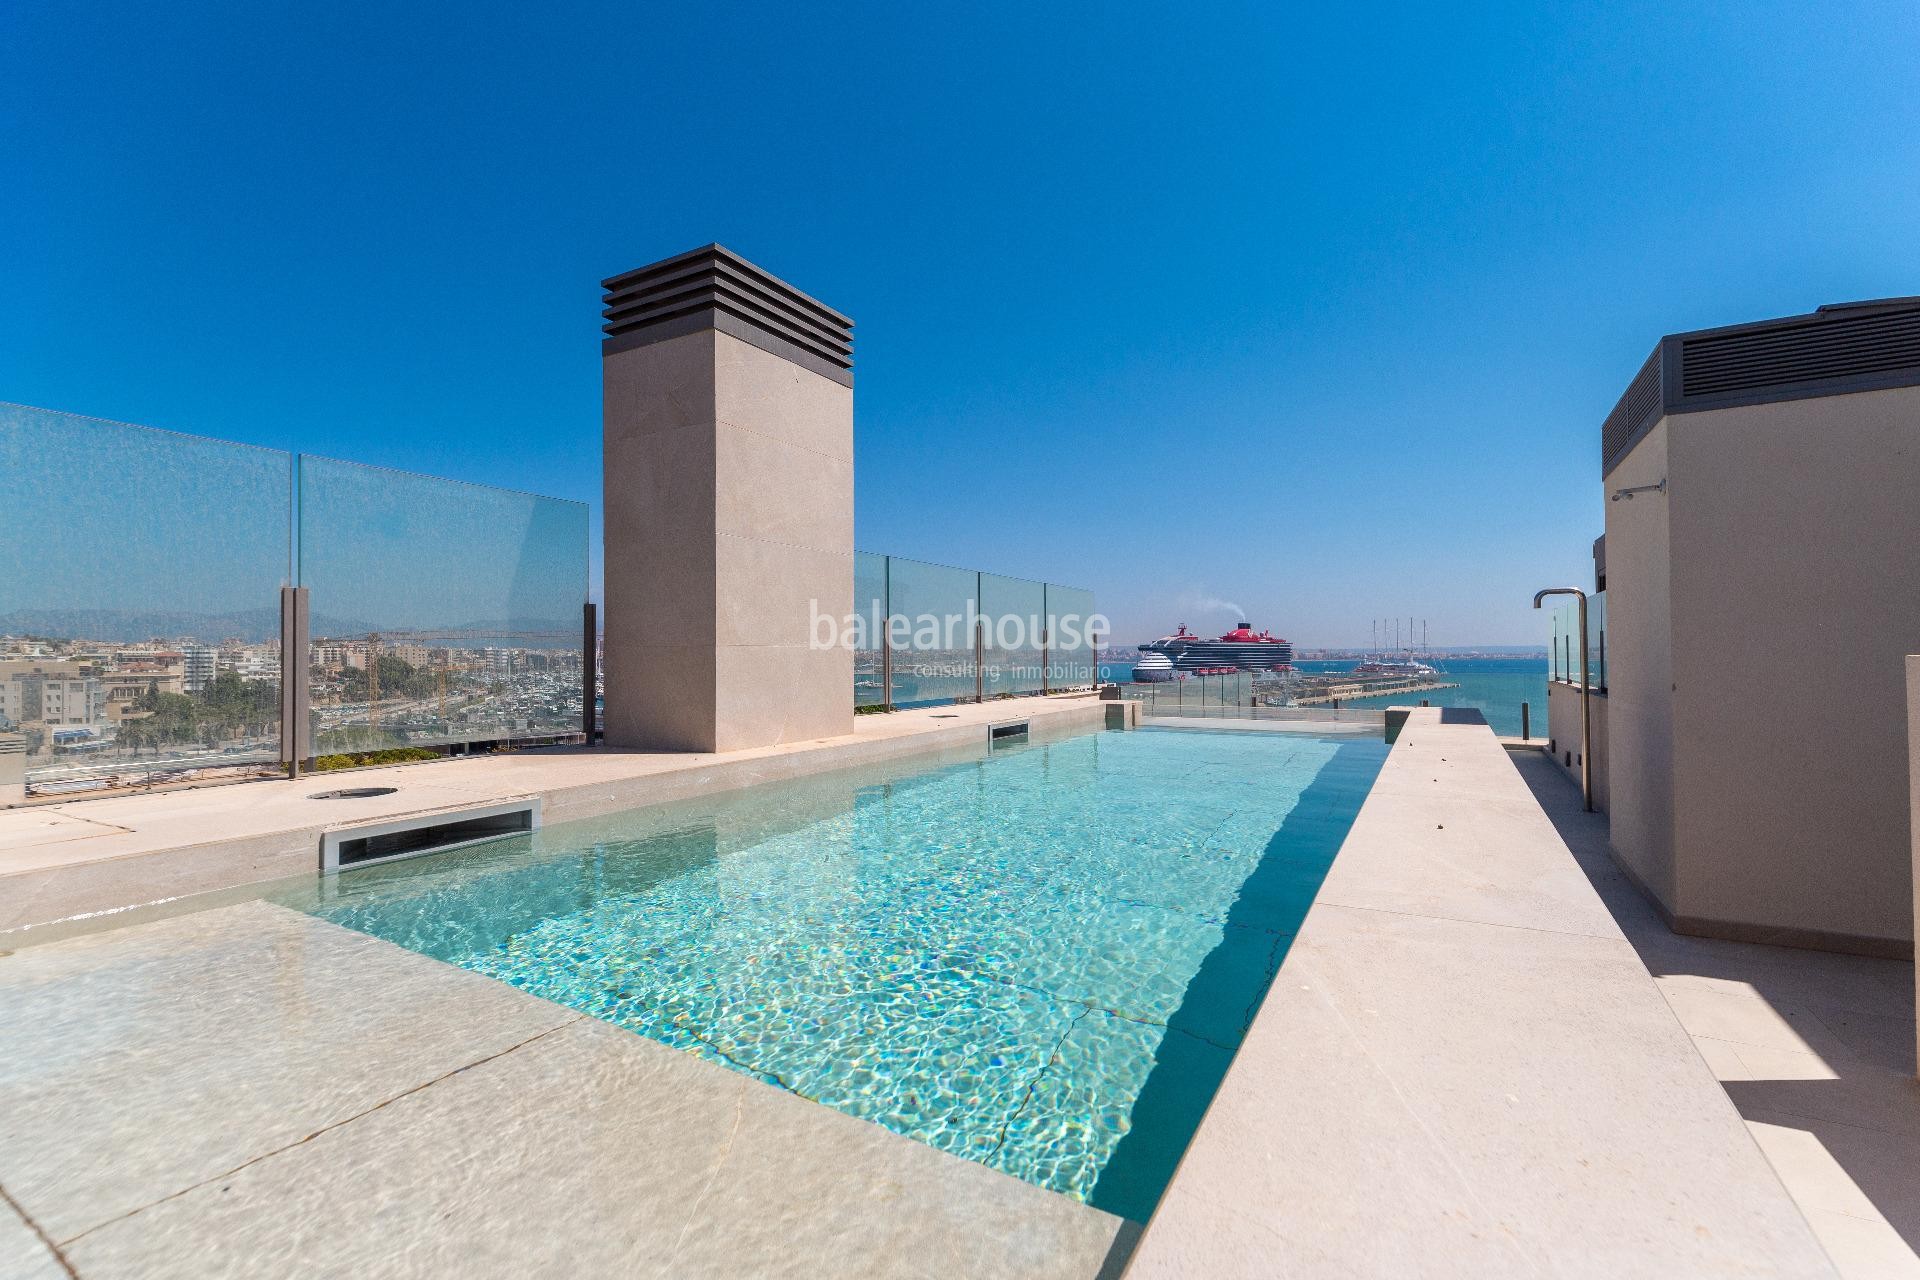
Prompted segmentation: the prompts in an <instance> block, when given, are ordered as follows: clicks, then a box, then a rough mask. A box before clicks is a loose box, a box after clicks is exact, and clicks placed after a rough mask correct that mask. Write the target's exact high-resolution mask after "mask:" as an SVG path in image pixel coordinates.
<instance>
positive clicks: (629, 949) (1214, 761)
mask: <svg viewBox="0 0 1920 1280" xmlns="http://www.w3.org/2000/svg"><path fill="white" fill-rule="evenodd" d="M1383 759H1384V748H1383V747H1381V746H1380V745H1379V744H1377V743H1362V742H1355V741H1354V740H1352V739H1350V738H1347V739H1338V740H1334V739H1320V738H1313V737H1304V736H1302V737H1294V736H1290V735H1289V736H1284V737H1283V736H1280V735H1265V734H1259V735H1255V734H1247V735H1237V734H1217V733H1196V732H1187V731H1180V732H1175V731H1166V732H1154V731H1140V732H1134V733H1124V734H1093V735H1088V736H1086V737H1081V738H1074V739H1068V740H1065V741H1061V742H1055V743H1050V744H1042V745H1037V746H1032V747H1028V748H1024V749H1020V750H1017V751H1013V752H1008V753H996V754H995V755H994V756H993V757H992V758H991V759H987V760H979V761H968V762H965V763H961V764H950V765H947V766H944V767H941V768H938V769H934V770H931V771H929V772H926V773H923V774H920V775H916V776H910V777H904V778H903V777H889V778H887V779H885V780H883V781H878V782H872V781H869V782H865V783H863V782H861V781H860V780H859V779H858V778H857V777H856V778H853V779H851V780H848V779H834V778H832V777H828V778H823V779H810V780H804V781H802V782H796V783H791V784H787V783H783V784H776V785H773V786H768V787H764V788H756V789H755V792H754V793H751V794H744V795H740V796H736V797H733V798H730V799H727V800H724V801H715V802H709V803H708V804H706V805H705V806H704V807H702V806H698V805H695V806H686V807H684V813H682V814H680V815H678V816H676V811H675V810H674V808H673V807H671V806H667V807H661V808H660V809H658V810H655V811H636V813H635V814H633V815H622V816H620V817H616V818H612V819H601V820H595V821H593V822H590V823H575V824H566V825H555V826H550V827H548V828H546V829H545V830H543V831H541V832H539V833H537V834H536V835H535V836H533V837H531V838H522V839H520V840H517V841H512V842H504V843H502V844H495V845H490V846H484V847H483V848H481V849H478V850H470V851H466V852H465V853H462V854H449V855H442V856H439V857H433V858H426V859H421V860H418V861H417V862H415V863H403V864H394V865H393V866H390V867H386V868H380V869H369V870H368V871H364V872H355V873H350V874H349V875H347V876H343V877H341V878H340V879H339V881H338V882H337V884H335V885H333V886H332V887H331V888H330V889H328V890H326V891H325V892H316V893H315V894H313V895H312V896H311V897H307V898H299V899H295V900H290V905H295V906H299V907H301V908H302V909H305V910H309V911H312V912H314V913H316V914H319V915H322V916H324V917H326V918H328V919H331V920H334V921H336V922H337V923H340V924H343V925H346V926H348V927H351V928H356V929H360V930H362V931H364V932H368V933H371V934H374V935H376V936H380V937H384V938H388V939H389V940H391V941H394V942H397V943H399V944H401V945H403V946H407V947H411V948H413V949H415V950H418V951H422V952H424V953H426V954H428V955H433V956H436V957H438V958H440V959H442V960H445V961H447V962H449V963H452V964H457V965H459V966H461V967H463V968H467V969H471V970H473V971H475V972H478V973H483V974H487V975H489V976H492V977H494V978H497V979H499V980H500V981H503V982H506V983H509V984H511V985H513V986H515V987H518V988H520V989H521V990H524V991H527V992H530V993H532V994H534V995H538V996H541V997H544V998H546V999H549V1000H553V1001H556V1002H558V1003H560V1004H564V1005H567V1006H569V1007H572V1008H575V1009H579V1010H581V1011H583V1012H585V1013H588V1014H591V1015H593V1016H594V1017H597V1018H601V1019H603V1020H605V1021H607V1022H610V1023H613V1024H615V1025H618V1026H622V1027H625V1028H627V1029H629V1030H631V1031H634V1032H635V1033H637V1034H640V1035H644V1036H647V1037H650V1038H652V1039H655V1040H658V1041H660V1042H661V1043H663V1044H667V1045H671V1046H674V1047H676V1048H680V1049H683V1050H686V1051H687V1052H690V1053H694V1054H698V1055H700V1056H701V1057H704V1058H707V1059H709V1060H711V1061H714V1062H717V1063H719V1064H720V1065H722V1066H725V1067H727V1068H729V1069H731V1070H735V1071H740V1072H743V1073H746V1074H748V1075H751V1076H753V1077H755V1078H756V1079H759V1080H762V1081H763V1082H765V1083H767V1084H770V1085H773V1086H774V1087H777V1088H782V1089H786V1090H789V1091H791V1092H793V1093H796V1094H799V1095H801V1096H803V1097H807V1098H811V1099H814V1100H816V1101H818V1102H820V1103H822V1104H824V1105H827V1106H831V1107H835V1108H837V1109H839V1110H841V1111H844V1112H847V1113H848V1114H851V1115H855V1116H859V1117H862V1118H864V1119H868V1120H871V1121H873V1122H875V1123H877V1124H882V1125H885V1126H886V1127H887V1128H889V1129H892V1130H894V1131H895V1132H898V1133H901V1134H905V1135H907V1136H909V1137H912V1138H915V1139H917V1140H919V1141H922V1142H925V1143H928V1144H929V1145H931V1146H934V1147H937V1148H939V1149H941V1150H944V1151H948V1152H951V1153H952V1154H954V1155H958V1156H962V1157H965V1158H968V1159H972V1160H977V1161H980V1162H981V1163H984V1164H987V1165H989V1166H991V1167H994V1168H997V1169H1001V1170H1003V1171H1005V1172H1007V1173H1010V1174H1013V1175H1014V1176H1017V1177H1021V1178H1024V1179H1026V1180H1028V1181H1030V1182H1033V1183H1035V1184H1037V1185H1039V1186H1043V1187H1048V1188H1050V1189H1052V1190H1055V1191H1058V1192H1060V1193H1062V1194H1065V1195H1069V1196H1073V1197H1075V1198H1077V1199H1081V1200H1085V1201H1088V1202H1090V1203H1093V1204H1095V1205H1097V1206H1099V1207H1101V1208H1105V1209H1108V1210H1110V1211H1112V1212H1115V1213H1119V1214H1122V1215H1124V1216H1127V1217H1131V1218H1134V1219H1136V1220H1144V1219H1145V1217H1146V1216H1147V1215H1148V1214H1149V1213H1150V1212H1151V1211H1152V1208H1153V1205H1154V1203H1155V1202H1156V1201H1157V1199H1158V1197H1159V1195H1160V1192H1161V1190H1162V1189H1163V1188H1164V1185H1165V1181H1166V1178H1167V1177H1168V1176H1170V1174H1171V1172H1172V1169H1173V1166H1174V1163H1175V1162H1177V1160H1178V1158H1179V1155H1180V1152H1181V1151H1182V1150H1183V1149H1184V1147H1185V1144H1186V1142H1187V1140H1188V1138H1190V1137H1191V1135H1192V1132H1193V1129H1194V1126H1195V1125H1197V1124H1198V1122H1199V1118H1200V1115H1201V1113H1202V1112H1203V1111H1204V1109H1205V1106H1206V1103H1207V1101H1208V1100H1209V1099H1210V1098H1211V1097H1212V1094H1213V1090H1214V1088H1215V1087H1216V1086H1217V1084H1218V1082H1219V1080H1220V1078H1221V1076H1222V1075H1223V1074H1224V1073H1225V1071H1226V1066H1227V1063H1228V1062H1229V1061H1230V1060H1231V1057H1232V1052H1233V1050H1234V1049H1235V1048H1236V1047H1237V1046H1238V1045H1239V1043H1240V1039H1241V1037H1242V1036H1243V1035H1244V1033H1245V1031H1246V1028H1247V1026H1248V1025H1249V1024H1250V1022H1251V1020H1252V1017H1253V1015H1254V1013H1255V1012H1256V1011H1257V1010H1258V1007H1259V1002H1260V1000H1261V998H1262V997H1263V996H1264V994H1265V992H1266V988H1267V986H1268V984H1269V983H1270V982H1271V981H1272V978H1273V975H1274V973H1275V972H1276V971H1277V969H1278V966H1279V964H1280V962H1281V960H1282V959H1283V958H1284V956H1285V951H1286V947H1287V945H1288V944H1289V943H1290V942H1291V940H1292V936H1293V933H1294V931H1295V929H1296V928H1297V927H1298V923H1299V920H1300V918H1301V916H1302V915H1303V914H1304V913H1305V910H1306V908H1307V906H1308V904H1309V903H1310V902H1311V901H1312V898H1313V895H1314V893H1315V892H1316V890H1317V888H1318V886H1319V884H1320V881H1321V879H1322V878H1323V877H1324V875H1325V873H1326V869H1327V867H1328V865H1329V864H1330V863H1331V861H1332V858H1333V854H1334V852H1335V851H1336V850H1337V849H1338V847H1339V843H1340V840H1341V839H1342V838H1344V835H1345V832H1346V829H1347V827H1348V826H1349V825H1350V824H1351V821H1352V818H1353V815H1354V813H1355V812H1356V811H1357V810H1358V808H1359V804H1360V802H1361V800H1362V799H1363V798H1364V796H1365V794H1366V791H1367V788H1368V787H1369V786H1370V785H1371V784H1372V780H1373V777H1374V776H1375V774H1376V773H1377V772H1378V770H1379V767H1380V763H1381V761H1382V760H1383ZM676 824H677V825H676Z"/></svg>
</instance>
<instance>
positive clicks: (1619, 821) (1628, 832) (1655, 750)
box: [1606, 421, 1677, 912]
mask: <svg viewBox="0 0 1920 1280" xmlns="http://www.w3.org/2000/svg"><path fill="white" fill-rule="evenodd" d="M1668 426H1669V424H1668V423H1667V422H1666V421H1661V422H1658V423H1656V424H1655V425H1654V428H1653V430H1652V431H1650V432H1648V433H1647V435H1646V437H1645V438H1644V439H1642V440H1641V441H1640V442H1639V443H1638V444H1636V445H1635V446H1634V447H1633V449H1632V451H1631V452H1630V453H1628V454H1627V456H1626V457H1625V458H1624V459H1622V461H1621V463H1620V465H1619V466H1618V467H1616V468H1615V469H1614V471H1613V473H1612V474H1611V475H1609V476H1608V477H1607V482H1606V488H1607V491H1608V492H1609V493H1611V492H1612V491H1614V490H1616V489H1621V488H1626V487H1628V486H1632V485H1641V484H1657V483H1659V482H1660V481H1661V480H1662V479H1664V478H1666V475H1667V440H1668ZM1668 508H1669V502H1668V495H1663V494H1658V493H1649V494H1640V495H1638V496H1636V497H1635V498H1633V499H1632V500H1631V501H1622V502H1609V503H1607V504H1606V518H1607V525H1606V532H1607V748H1608V749H1607V791H1608V809H1607V814H1608V817H1609V818H1610V819H1611V820H1612V841H1613V852H1614V857H1615V858H1616V859H1617V860H1618V861H1619V862H1620V864H1621V865H1622V866H1623V867H1624V868H1625V869H1626V870H1627V872H1628V874H1630V875H1632V876H1633V877H1634V878H1635V879H1637V880H1638V881H1639V882H1640V884H1641V887H1642V888H1644V889H1646V890H1648V891H1649V892H1651V893H1652V894H1653V896H1654V898H1655V899H1656V900H1657V901H1658V902H1659V903H1660V905H1661V906H1663V907H1664V908H1666V909H1667V910H1668V911H1669V912H1671V910H1672V904H1673V900H1674V894H1675V886H1676V880H1677V875H1676V870H1675V867H1674V851H1673V805H1674V798H1673V685H1672V681H1673V676H1672V662H1671V649H1670V646H1671V643H1672V618H1671V594H1670V586H1669V555H1670V552H1669V545H1668V544H1669V530H1668Z"/></svg>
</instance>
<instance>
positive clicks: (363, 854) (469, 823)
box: [320, 788, 540, 872]
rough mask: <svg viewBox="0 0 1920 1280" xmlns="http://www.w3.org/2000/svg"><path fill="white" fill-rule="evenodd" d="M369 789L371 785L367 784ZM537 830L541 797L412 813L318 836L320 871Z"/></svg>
mask: <svg viewBox="0 0 1920 1280" xmlns="http://www.w3.org/2000/svg"><path fill="white" fill-rule="evenodd" d="M366 789H367V790H372V789H373V788H366ZM539 829H540V799H539V797H538V796H536V797H534V798H533V799H531V800H512V801H508V802H506V803H504V804H488V805H477V806H474V807H473V808H468V809H453V810H442V811H440V812H438V813H422V814H415V815H413V816H412V817H407V818H395V819H390V820H388V821H386V822H372V823H364V824H361V825H359V826H353V827H342V828H340V829H338V830H335V831H327V832H324V833H322V834H321V836H320V870H321V871H322V872H335V871H346V870H350V869H352V868H354V867H364V866H371V865H372V864H374V863H377V862H396V861H398V860H400V859H401V858H419V857H424V856H425V855H427V854H429V853H445V852H446V851H447V850H449V849H463V848H466V847H467V846H469V845H476V844H483V843H485V842H486V841H489V840H501V839H504V838H506V837H508V836H519V835H526V834H528V833H530V832H533V831H537V830H539Z"/></svg>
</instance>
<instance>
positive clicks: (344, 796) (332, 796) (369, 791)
mask: <svg viewBox="0 0 1920 1280" xmlns="http://www.w3.org/2000/svg"><path fill="white" fill-rule="evenodd" d="M399 789H400V788H398V787H342V788H340V789H339V790H338V791H316V792H314V793H313V794H312V795H310V796H308V797H307V799H309V800H364V799H366V798H367V797H368V796H390V795H392V794H393V793H394V792H396V791H398V790H399Z"/></svg>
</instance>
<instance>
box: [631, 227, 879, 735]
mask: <svg viewBox="0 0 1920 1280" xmlns="http://www.w3.org/2000/svg"><path fill="white" fill-rule="evenodd" d="M602 286H603V287H604V288H605V290H606V298H605V302H606V309H605V310H604V311H603V312H602V315H603V316H604V317H605V325H604V326H603V328H604V330H605V333H606V337H605V339H604V340H603V341H602V343H601V347H600V354H601V361H600V368H601V379H602V398H603V399H602V403H603V423H604V432H605V436H604V440H605V446H604V447H605V472H606V474H605V481H604V483H605V507H604V510H605V513H606V540H605V548H606V606H605V628H606V640H605V666H606V712H605V725H606V741H607V745H609V746H614V747H633V748H641V749H647V750H661V751H731V750H737V749H740V748H745V747H761V746H771V745H774V744H777V743H782V742H794V741H799V740H805V739H815V738H824V737H831V736H835V735H839V734H846V733H851V732H852V731H853V652H852V650H851V649H849V648H846V647H844V646H839V645H836V646H834V647H825V648H823V647H816V644H815V635H814V629H813V627H812V625H811V621H812V618H813V617H814V616H815V614H816V612H817V613H818V614H822V615H830V616H832V617H833V618H834V619H836V620H839V619H844V618H845V617H846V616H847V614H849V613H850V612H852V608H853V372H852V369H853V321H852V320H850V319H848V318H847V317H846V316H844V315H842V314H840V313H839V312H838V311H835V310H833V309H832V308H831V307H828V306H826V305H824V304H823V303H820V302H818V301H816V300H814V299H813V298H810V297H808V296H807V295H806V294H804V293H801V292H800V291H799V290H797V289H795V288H793V287H792V286H791V285H789V284H787V283H785V282H784V281H781V280H779V279H776V278H775V277H773V276H771V275H769V274H767V273H766V272H765V271H762V270H760V268H758V267H756V266H754V265H753V264H752V263H749V262H747V261H746V260H744V259H742V258H740V257H738V256H737V255H735V254H733V253H730V252H728V251H727V250H726V249H723V248H721V247H720V246H719V245H707V246H706V247H704V248H700V249H695V250H693V251H692V252H690V253H683V254H680V255H679V256H677V257H673V258H668V259H666V260H664V261H661V262H656V263H654V264H653V265H651V266H646V267H641V268H639V269H637V270H634V271H629V272H626V273H625V274H623V275H617V276H614V277H613V278H611V279H609V280H605V281H603V282H602Z"/></svg>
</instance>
